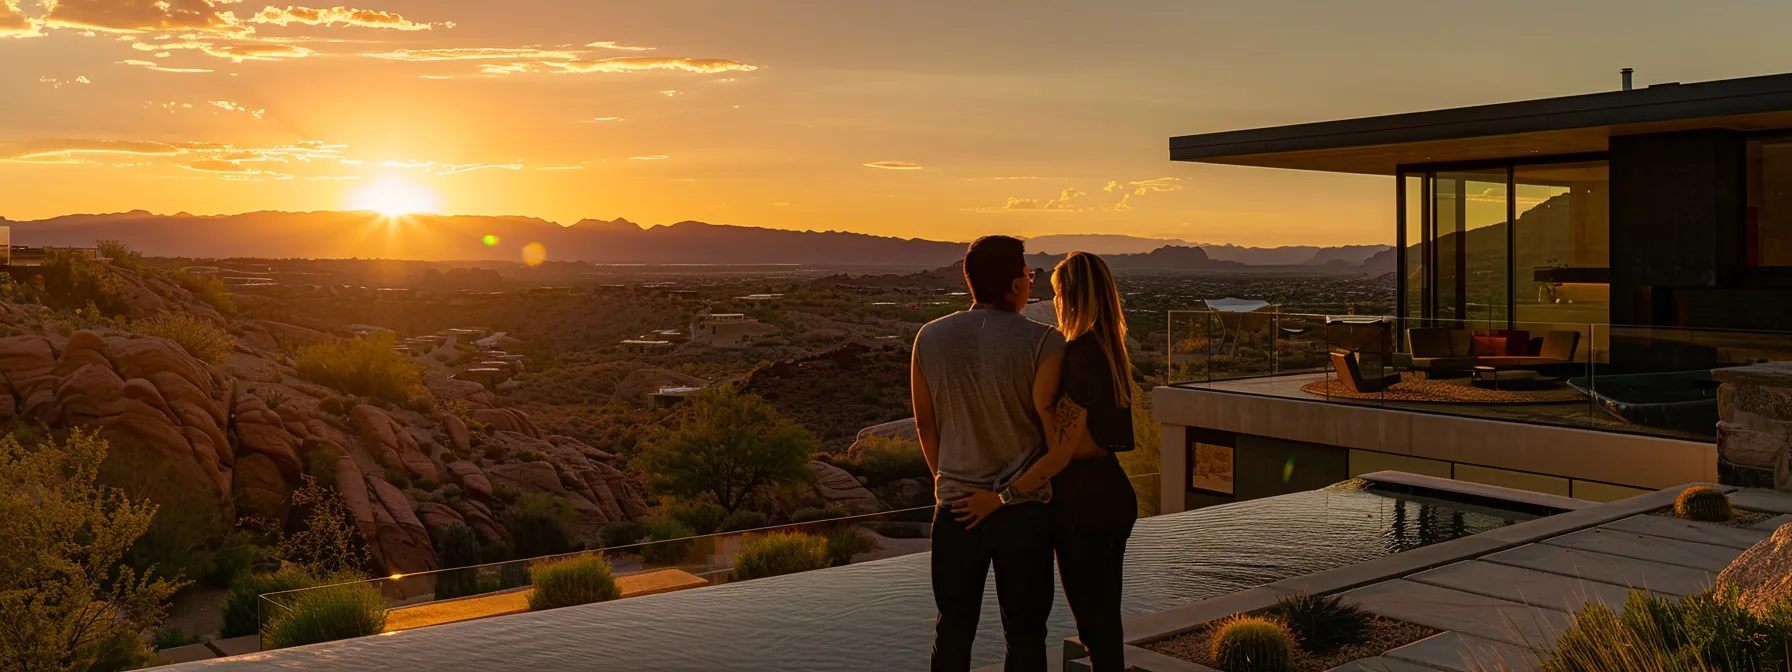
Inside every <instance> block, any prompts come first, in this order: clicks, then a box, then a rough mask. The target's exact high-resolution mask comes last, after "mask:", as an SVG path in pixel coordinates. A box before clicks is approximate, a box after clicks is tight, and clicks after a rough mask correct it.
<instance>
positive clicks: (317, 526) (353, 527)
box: [279, 474, 369, 576]
mask: <svg viewBox="0 0 1792 672" xmlns="http://www.w3.org/2000/svg"><path fill="white" fill-rule="evenodd" d="M299 480H300V485H299V489H297V490H294V491H293V493H292V504H293V507H294V508H295V509H296V510H298V511H302V512H304V527H303V528H302V529H300V530H299V531H297V532H294V533H292V534H289V535H285V536H283V537H281V539H280V545H279V547H280V557H282V558H285V559H286V560H288V561H291V562H293V563H294V564H298V565H304V566H305V567H307V568H310V569H311V570H312V572H313V573H315V574H317V575H319V576H324V575H333V574H344V573H349V574H358V573H361V572H363V571H364V570H365V569H366V567H367V561H368V558H369V555H368V552H367V539H366V538H365V537H363V536H362V535H361V526H360V525H359V524H357V523H356V522H355V515H354V512H352V511H349V509H348V504H347V503H346V502H344V501H343V500H342V493H339V492H337V491H336V488H333V487H330V486H327V485H324V484H322V483H319V482H318V480H317V479H316V478H313V477H312V476H310V475H309V474H307V475H303V476H300V477H299Z"/></svg>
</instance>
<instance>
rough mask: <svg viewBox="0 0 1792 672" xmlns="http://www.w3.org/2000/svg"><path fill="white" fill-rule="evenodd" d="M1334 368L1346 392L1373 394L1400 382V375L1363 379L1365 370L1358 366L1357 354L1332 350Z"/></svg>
mask: <svg viewBox="0 0 1792 672" xmlns="http://www.w3.org/2000/svg"><path fill="white" fill-rule="evenodd" d="M1331 354H1332V368H1333V369H1335V370H1337V373H1338V382H1339V383H1340V384H1342V385H1343V386H1344V389H1345V390H1346V391H1349V392H1352V393H1356V394H1373V393H1376V392H1380V391H1382V390H1385V389H1388V387H1390V386H1392V385H1394V384H1396V383H1399V382H1400V374H1397V373H1396V374H1393V375H1388V376H1375V377H1373V378H1365V377H1363V370H1362V368H1361V367H1359V366H1357V361H1356V353H1352V352H1346V351H1343V350H1332V353H1331Z"/></svg>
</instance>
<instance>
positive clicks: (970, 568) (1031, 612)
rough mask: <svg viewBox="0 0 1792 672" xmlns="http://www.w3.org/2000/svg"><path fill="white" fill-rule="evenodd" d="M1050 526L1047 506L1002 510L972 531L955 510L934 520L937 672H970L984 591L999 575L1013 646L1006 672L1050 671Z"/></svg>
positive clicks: (939, 511) (1008, 635)
mask: <svg viewBox="0 0 1792 672" xmlns="http://www.w3.org/2000/svg"><path fill="white" fill-rule="evenodd" d="M1050 526H1051V518H1050V512H1049V511H1048V510H1047V508H1046V506H1045V505H1044V504H1037V503H1033V504H1020V505H1014V506H1004V507H1002V508H1000V509H997V510H996V511H995V513H992V514H990V516H989V517H988V518H985V519H983V522H982V523H981V524H979V525H977V527H975V528H972V529H968V530H967V529H965V527H964V524H963V523H960V522H958V521H957V520H955V519H954V518H953V515H952V510H951V509H949V508H946V507H938V508H936V509H934V512H933V602H934V604H935V605H936V606H938V608H939V620H938V621H937V622H936V624H935V625H934V638H933V670H934V672H942V671H951V672H963V671H965V670H969V669H970V668H971V643H972V642H973V641H975V640H976V638H977V618H978V616H979V613H980V612H981V611H982V608H983V586H984V583H985V582H986V581H987V580H988V578H989V568H990V565H991V564H992V563H993V564H994V565H995V568H996V600H997V602H998V603H999V604H1001V607H1002V632H1003V633H1004V635H1005V638H1006V640H1007V643H1008V656H1007V662H1006V663H1005V664H1004V666H1003V669H1005V670H1007V671H1008V672H1043V670H1045V622H1046V619H1047V618H1049V617H1050V616H1051V613H1052V602H1053V600H1054V599H1056V596H1057V591H1056V590H1055V589H1054V587H1053V585H1052V547H1051V531H1050V529H1051V528H1050Z"/></svg>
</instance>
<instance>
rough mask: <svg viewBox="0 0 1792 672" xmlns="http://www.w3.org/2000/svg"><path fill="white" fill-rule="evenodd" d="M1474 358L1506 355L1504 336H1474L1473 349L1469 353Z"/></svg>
mask: <svg viewBox="0 0 1792 672" xmlns="http://www.w3.org/2000/svg"><path fill="white" fill-rule="evenodd" d="M1470 355H1471V356H1474V357H1504V356H1505V355H1506V337H1505V336H1476V337H1475V345H1474V349H1473V350H1471V351H1470Z"/></svg>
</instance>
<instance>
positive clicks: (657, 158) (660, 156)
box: [628, 154, 672, 161]
mask: <svg viewBox="0 0 1792 672" xmlns="http://www.w3.org/2000/svg"><path fill="white" fill-rule="evenodd" d="M628 158H629V160H630V161H665V160H666V159H670V158H672V157H670V156H666V155H665V154H653V155H651V156H631V157H628Z"/></svg>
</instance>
